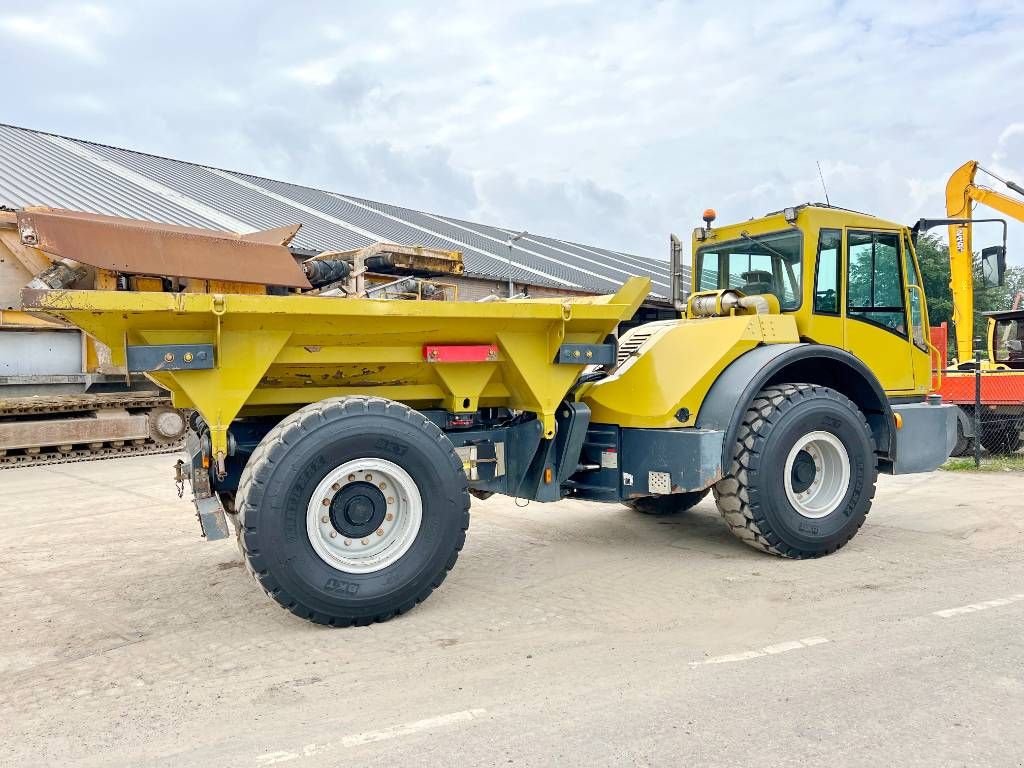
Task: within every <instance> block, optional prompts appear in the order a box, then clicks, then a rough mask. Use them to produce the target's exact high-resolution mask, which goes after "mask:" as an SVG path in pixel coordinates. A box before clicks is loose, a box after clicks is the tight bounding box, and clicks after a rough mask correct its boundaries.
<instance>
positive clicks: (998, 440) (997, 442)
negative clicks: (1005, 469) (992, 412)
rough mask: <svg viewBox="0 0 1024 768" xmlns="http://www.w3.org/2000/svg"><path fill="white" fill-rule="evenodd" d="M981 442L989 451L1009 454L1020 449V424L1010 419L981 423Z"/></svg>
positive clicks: (997, 453)
mask: <svg viewBox="0 0 1024 768" xmlns="http://www.w3.org/2000/svg"><path fill="white" fill-rule="evenodd" d="M981 444H982V445H983V446H984V447H985V450H986V451H988V452H989V453H992V454H996V455H1000V456H1002V455H1007V454H1010V453H1016V452H1017V451H1019V450H1020V446H1021V439H1020V424H1018V423H1016V422H1010V421H990V422H987V423H986V422H984V421H983V422H982V423H981Z"/></svg>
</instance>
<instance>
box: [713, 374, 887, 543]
mask: <svg viewBox="0 0 1024 768" xmlns="http://www.w3.org/2000/svg"><path fill="white" fill-rule="evenodd" d="M813 397H825V398H828V399H831V400H835V401H837V402H839V403H842V404H844V405H846V406H847V407H849V408H851V409H852V410H853V411H854V412H855V413H857V414H858V415H859V417H860V423H861V426H862V427H863V429H864V430H865V432H866V433H867V435H868V437H869V439H871V440H872V444H873V438H871V428H870V427H869V426H868V423H867V420H866V419H865V418H864V414H863V413H861V411H860V409H859V408H858V407H857V406H856V404H854V402H853V401H852V400H850V399H849V398H848V397H846V396H845V395H843V394H842V393H840V392H837V391H836V390H834V389H831V388H830V387H824V386H820V385H818V384H776V385H773V386H769V387H765V388H764V389H762V390H761V391H760V392H758V393H757V395H756V396H755V397H754V401H753V402H752V403H751V404H750V407H749V408H748V409H747V411H746V413H745V414H744V416H743V421H742V422H741V423H740V428H739V432H738V433H737V435H736V446H735V451H734V453H733V459H732V465H731V466H730V468H729V472H728V473H726V475H725V477H723V478H722V479H721V480H719V481H718V482H717V483H716V484H715V485H714V487H713V490H714V494H715V502H716V504H717V505H718V510H719V513H720V514H721V515H722V519H724V520H725V522H726V524H727V525H728V526H729V530H730V531H732V533H733V535H734V536H736V537H737V538H738V539H740V541H742V542H744V543H745V544H748V545H749V546H751V547H754V548H755V549H760V550H763V551H765V552H769V553H771V554H773V555H780V556H781V557H787V558H792V559H803V558H809V557H821V556H823V555H828V554H831V553H832V552H835V551H836V550H838V549H840V548H842V547H843V546H845V545H846V544H847V542H849V541H850V539H852V538H853V537H854V535H855V534H856V533H857V531H858V530H860V527H861V525H863V523H864V516H866V515H867V512H869V511H870V510H871V501H872V499H873V498H874V495H875V482H874V479H873V478H872V481H871V482H870V483H869V491H868V493H869V496H868V499H867V510H866V511H865V515H864V516H862V517H861V519H860V522H859V523H858V524H857V526H856V527H854V528H853V529H851V530H850V531H849V535H848V536H846V537H845V538H844V539H842V540H841V541H838V542H836V543H835V544H834V545H833V546H831V547H830V548H828V549H826V550H823V551H818V552H808V551H806V550H801V549H799V548H797V547H793V546H790V545H788V544H786V543H785V542H783V541H782V539H781V537H780V536H779V535H778V534H777V533H776V532H775V531H773V530H772V529H771V527H770V525H769V523H768V520H767V519H766V518H765V516H764V514H763V513H762V512H761V509H760V503H759V501H760V499H759V493H758V490H757V488H756V487H754V486H753V485H752V484H751V483H750V480H749V475H748V473H749V472H751V471H754V472H756V471H757V469H758V466H759V464H760V460H761V456H762V452H763V449H764V444H765V442H766V440H767V438H768V433H769V432H770V431H771V428H772V427H773V426H774V425H775V424H776V423H777V422H778V420H779V418H780V417H781V416H782V415H783V414H784V413H785V412H786V411H788V410H790V409H792V408H794V407H797V406H798V405H799V404H800V403H801V402H803V401H806V400H807V399H809V398H813ZM871 460H872V472H874V470H875V467H876V466H877V459H876V457H875V456H874V454H873V453H872V456H871Z"/></svg>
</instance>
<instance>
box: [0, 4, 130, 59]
mask: <svg viewBox="0 0 1024 768" xmlns="http://www.w3.org/2000/svg"><path fill="white" fill-rule="evenodd" d="M34 10H35V12H34V13H31V14H13V15H5V16H2V17H0V30H3V31H4V32H6V33H8V34H9V35H11V36H13V37H14V38H18V39H20V40H23V41H25V42H28V43H31V44H32V45H37V46H40V47H43V48H54V49H56V50H58V51H63V52H65V53H67V54H70V55H71V56H74V57H76V58H80V59H89V60H96V59H99V58H100V56H101V50H100V48H99V44H98V38H101V37H103V36H105V35H106V34H109V33H110V32H111V31H112V30H113V28H114V20H113V15H112V14H111V12H110V11H109V10H108V9H107V8H105V7H104V6H100V5H71V6H56V7H54V8H52V9H51V10H49V11H44V12H40V9H39V8H38V7H37V8H35V9H34Z"/></svg>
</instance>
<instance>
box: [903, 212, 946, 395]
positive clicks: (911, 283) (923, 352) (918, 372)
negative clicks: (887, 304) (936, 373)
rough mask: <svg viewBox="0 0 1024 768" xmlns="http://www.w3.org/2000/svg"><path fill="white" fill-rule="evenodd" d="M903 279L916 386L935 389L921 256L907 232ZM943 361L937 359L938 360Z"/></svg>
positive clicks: (904, 240)
mask: <svg viewBox="0 0 1024 768" xmlns="http://www.w3.org/2000/svg"><path fill="white" fill-rule="evenodd" d="M902 243H903V277H904V279H905V280H906V282H907V309H908V318H909V319H910V341H911V342H912V343H913V345H914V346H913V348H912V349H911V353H910V355H911V358H912V359H913V361H914V383H915V384H916V385H917V388H918V389H931V388H932V347H931V343H930V342H931V340H930V336H931V329H930V327H929V325H928V302H927V301H926V300H925V295H924V288H923V286H924V283H923V281H922V280H921V269H920V267H919V266H918V263H917V256H916V254H915V253H914V248H913V246H912V245H911V243H910V235H909V234H908V233H907V232H906V230H904V232H903V237H902ZM942 359H943V358H942V357H941V356H937V357H936V360H938V361H941V360H942Z"/></svg>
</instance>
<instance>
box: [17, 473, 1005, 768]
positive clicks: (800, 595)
mask: <svg viewBox="0 0 1024 768" xmlns="http://www.w3.org/2000/svg"><path fill="white" fill-rule="evenodd" d="M173 458H174V457H171V456H151V457H141V458H136V459H120V460H111V461H106V462H91V463H83V464H69V465H63V466H51V467H40V468H25V469H17V470H6V471H2V472H0V491H2V492H0V525H2V531H3V539H4V542H3V548H2V549H0V724H2V725H0V734H2V735H3V738H2V739H0V765H5V766H6V765H12V766H14V765H17V766H36V765H62V766H67V765H82V766H175V767H176V768H177V767H179V766H264V765H278V764H281V765H289V766H295V768H306V767H311V766H336V765H358V766H399V765H431V766H447V765H503V766H504V765H519V766H522V765H559V766H565V765H586V766H599V765H659V766H660V765H668V766H677V765H698V764H699V765H729V766H742V765H759V766H760V765H771V766H787V765H793V766H806V765H817V764H823V763H826V762H827V763H828V764H829V765H831V766H879V765H899V766H929V768H931V767H933V766H946V765H950V766H952V765H956V766H960V765H979V766H1019V765H1024V739H1022V735H1024V639H1022V634H1024V630H1022V627H1024V557H1022V555H1024V509H1022V505H1021V499H1022V498H1024V474H1016V473H1003V474H985V475H982V474H966V473H957V474H948V473H937V474H932V475H927V476H920V477H905V478H881V480H880V487H879V491H878V495H877V497H876V500H875V506H874V510H873V511H872V513H871V515H870V516H869V517H868V522H867V524H866V525H865V527H864V529H863V530H862V531H861V533H860V534H859V535H858V536H857V537H856V538H855V539H854V540H853V542H851V544H850V545H849V546H847V547H846V548H845V549H844V550H842V551H841V552H839V553H838V554H836V555H833V556H831V557H827V558H824V559H822V560H817V561H809V562H791V561H785V560H781V559H778V558H774V557H770V556H768V555H763V554H760V553H758V552H755V551H754V550H752V549H749V548H747V547H746V546H744V545H742V544H740V543H739V542H738V541H736V540H735V539H733V538H732V536H731V535H730V534H729V533H728V532H727V531H726V529H725V526H724V524H723V523H722V522H721V520H720V519H719V518H718V516H717V513H716V512H715V509H714V506H713V504H712V503H711V502H710V501H705V502H704V503H702V504H701V505H700V506H699V507H698V508H697V509H695V510H694V511H693V512H691V513H687V514H685V515H683V516H680V517H679V518H676V519H669V520H666V519H654V518H649V517H644V516H642V515H639V514H637V513H634V512H631V511H629V510H627V509H626V508H624V507H621V506H617V505H609V506H600V505H591V504H586V503H580V502H564V503H560V504H554V505H547V506H545V505H541V504H531V505H529V506H526V507H522V508H520V507H517V506H515V505H514V504H513V503H512V502H511V501H509V500H507V499H498V498H494V499H491V500H489V501H487V502H475V503H474V507H473V520H472V524H471V526H470V535H469V540H468V542H467V545H466V549H465V551H464V552H463V554H462V557H461V559H460V560H459V563H458V565H457V566H456V567H455V570H454V571H453V572H452V573H451V574H450V575H449V577H448V580H447V581H446V582H445V583H444V585H443V586H442V587H441V589H440V590H438V591H437V592H435V593H434V595H433V596H432V597H431V598H430V599H429V600H427V602H426V603H424V604H423V605H421V606H419V607H418V608H417V609H415V610H414V611H412V612H411V613H410V614H408V615H406V616H404V617H401V618H399V619H396V620H394V621H391V622H389V623H386V624H381V625H376V626H373V627H368V628H361V629H349V630H329V629H325V628H321V627H316V626H313V625H310V624H306V623H305V622H302V621H300V620H298V619H296V618H295V617H293V616H291V615H290V614H288V613H286V612H285V611H283V610H282V609H280V608H278V607H277V605H276V604H274V603H273V602H271V601H270V600H269V599H268V598H266V597H265V596H264V595H263V593H262V592H261V591H260V590H259V589H258V588H257V587H256V585H255V584H254V583H253V582H252V581H251V580H250V579H249V577H248V576H247V575H246V572H245V570H244V569H243V568H242V567H241V564H240V562H239V560H238V557H237V553H236V549H235V545H234V543H233V542H227V541H220V542H214V543H209V544H207V543H205V542H204V541H202V540H201V539H200V538H199V536H198V527H197V524H196V522H195V520H194V519H193V517H192V512H191V505H190V503H189V501H188V497H187V494H186V498H185V499H184V500H179V499H177V498H176V495H175V493H174V488H173V484H172V481H171V465H172V463H173Z"/></svg>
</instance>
